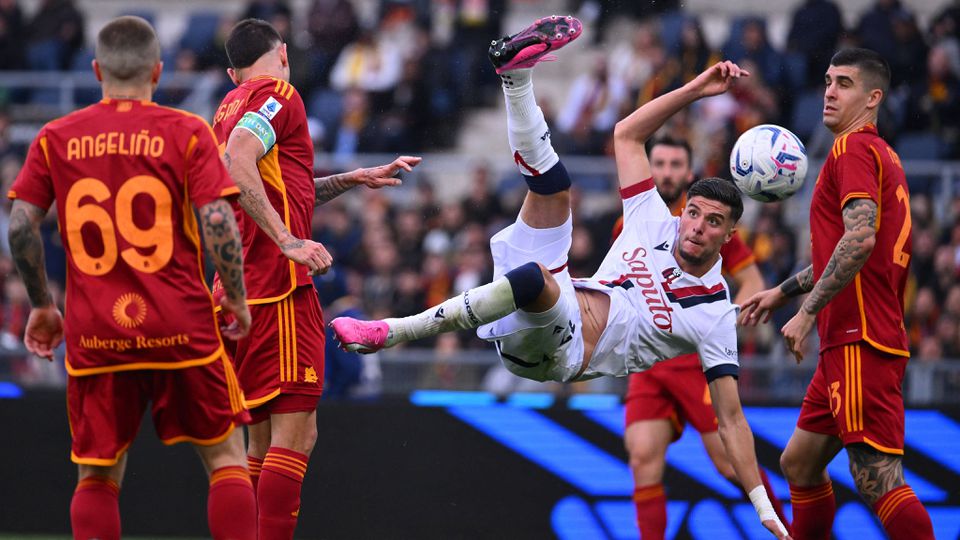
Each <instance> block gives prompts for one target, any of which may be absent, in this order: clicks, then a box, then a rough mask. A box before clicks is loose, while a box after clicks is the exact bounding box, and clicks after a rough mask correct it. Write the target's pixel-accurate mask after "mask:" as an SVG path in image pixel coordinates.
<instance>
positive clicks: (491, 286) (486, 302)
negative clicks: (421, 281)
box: [383, 277, 517, 347]
mask: <svg viewBox="0 0 960 540" xmlns="http://www.w3.org/2000/svg"><path fill="white" fill-rule="evenodd" d="M516 310H517V306H516V305H515V304H514V301H513V289H512V288H511V287H510V282H509V281H508V280H507V278H506V277H501V278H500V279H497V280H495V281H494V282H493V283H488V284H486V285H481V286H479V287H477V288H475V289H470V290H468V291H466V292H464V293H462V294H459V295H457V296H454V297H453V298H451V299H449V300H447V301H445V302H443V303H442V304H440V305H439V306H434V307H432V308H430V309H428V310H426V311H424V312H423V313H420V314H418V315H411V316H409V317H403V318H400V319H384V320H383V322H385V323H387V325H388V326H389V327H390V331H389V332H388V333H387V342H386V346H387V347H392V346H394V345H396V344H397V343H403V342H406V341H413V340H416V339H422V338H425V337H430V336H435V335H437V334H440V333H443V332H450V331H453V330H466V329H468V328H477V327H479V326H481V325H484V324H487V323H490V322H493V321H495V320H497V319H502V318H503V317H506V316H507V315H509V314H511V313H513V312H514V311H516Z"/></svg>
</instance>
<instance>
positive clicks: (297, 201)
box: [213, 76, 315, 304]
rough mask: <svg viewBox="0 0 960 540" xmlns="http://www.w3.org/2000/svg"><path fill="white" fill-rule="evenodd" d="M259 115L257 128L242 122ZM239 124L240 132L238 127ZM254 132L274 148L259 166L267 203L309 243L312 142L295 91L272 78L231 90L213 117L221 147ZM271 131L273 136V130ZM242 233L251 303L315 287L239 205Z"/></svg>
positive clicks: (303, 268)
mask: <svg viewBox="0 0 960 540" xmlns="http://www.w3.org/2000/svg"><path fill="white" fill-rule="evenodd" d="M247 113H250V114H251V115H256V117H254V118H256V121H257V123H247V122H241V120H242V119H243V117H244V115H246V114H247ZM238 123H240V127H238ZM244 126H249V127H245V128H246V129H249V130H250V131H251V132H253V133H254V135H256V136H257V138H258V139H260V140H261V141H268V142H265V143H264V144H265V145H266V144H269V142H272V143H273V144H272V145H271V146H270V148H268V149H267V152H266V154H264V156H263V157H262V158H260V161H259V162H258V163H257V168H258V169H259V170H260V178H261V179H262V180H263V188H264V189H265V190H266V192H267V199H269V200H270V204H271V205H273V208H274V209H276V211H277V213H278V214H280V218H281V219H283V222H284V224H285V225H286V226H287V229H289V230H290V232H291V233H292V234H293V235H294V236H296V237H297V238H310V236H311V233H312V228H311V220H312V218H313V201H314V197H315V192H314V186H313V140H312V139H310V133H309V132H308V131H307V113H306V110H305V109H304V107H303V101H302V100H301V99H300V94H298V93H297V91H296V89H294V88H293V86H290V84H289V83H287V82H285V81H282V80H280V79H274V78H272V77H265V76H264V77H254V78H252V79H250V80H248V81H245V82H244V83H243V84H241V85H240V86H238V87H237V88H235V89H234V90H233V91H231V92H230V93H229V94H227V96H226V97H225V98H223V102H221V104H220V107H219V108H218V109H217V113H216V115H215V116H214V118H213V131H214V133H215V134H216V136H217V139H218V140H219V141H220V144H221V146H222V147H225V146H226V143H227V140H228V139H229V138H230V133H232V132H233V130H234V128H235V127H236V128H238V129H241V128H244ZM261 130H265V131H261ZM271 130H272V131H271ZM235 210H236V215H237V222H238V223H240V224H241V225H240V229H241V231H242V233H243V259H244V261H249V264H246V265H244V275H245V277H246V285H247V295H248V296H249V300H248V302H249V303H250V304H264V303H267V302H276V301H278V300H281V299H282V298H284V297H286V296H287V295H288V294H290V293H291V292H292V291H293V289H294V288H296V287H298V286H300V285H311V284H312V283H313V282H312V281H311V279H310V277H309V276H308V275H307V271H308V268H307V267H306V266H304V265H298V264H295V263H294V262H293V261H291V260H290V259H288V258H287V257H286V256H285V255H284V254H283V252H282V251H280V248H278V247H277V245H276V244H275V243H274V242H273V240H271V239H270V237H269V236H267V234H266V233H264V232H263V231H262V230H261V229H260V227H259V226H257V224H256V223H255V222H254V221H253V219H252V218H251V217H250V216H248V215H247V214H246V212H244V211H243V210H242V209H241V208H240V205H239V204H237V205H235Z"/></svg>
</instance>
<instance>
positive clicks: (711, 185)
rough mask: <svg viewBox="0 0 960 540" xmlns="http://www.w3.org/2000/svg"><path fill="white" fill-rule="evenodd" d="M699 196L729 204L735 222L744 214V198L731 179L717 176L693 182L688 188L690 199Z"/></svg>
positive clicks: (688, 197) (688, 198)
mask: <svg viewBox="0 0 960 540" xmlns="http://www.w3.org/2000/svg"><path fill="white" fill-rule="evenodd" d="M697 196H700V197H703V198H704V199H710V200H711V201H717V202H720V203H723V204H725V205H727V206H729V207H730V217H731V218H732V219H733V223H734V224H736V223H737V222H738V221H740V216H742V215H743V199H742V198H741V196H740V190H739V189H737V186H735V185H734V184H733V182H731V181H730V180H724V179H723V178H717V177H715V176H712V177H708V178H701V179H700V180H697V181H695V182H694V183H693V184H691V185H690V189H688V190H687V200H688V201H689V200H690V199H692V198H694V197H697Z"/></svg>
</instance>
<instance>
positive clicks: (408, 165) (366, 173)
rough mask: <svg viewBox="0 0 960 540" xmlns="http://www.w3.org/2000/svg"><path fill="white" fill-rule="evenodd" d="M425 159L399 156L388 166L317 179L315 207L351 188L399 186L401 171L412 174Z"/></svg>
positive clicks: (367, 168) (314, 184) (314, 181)
mask: <svg viewBox="0 0 960 540" xmlns="http://www.w3.org/2000/svg"><path fill="white" fill-rule="evenodd" d="M422 160H423V159H422V158H420V157H417V156H399V157H397V159H395V160H393V161H392V162H390V163H387V164H386V165H379V166H377V167H366V168H362V169H357V170H354V171H350V172H347V173H341V174H334V175H331V176H325V177H323V178H315V179H314V180H313V187H314V191H315V194H316V196H315V198H314V201H313V205H314V206H318V205H321V204H323V203H325V202H329V201H332V200H333V199H335V198H337V197H338V196H340V195H341V194H343V193H345V192H347V191H349V190H350V189H351V188H353V187H356V186H359V185H361V184H362V185H364V186H367V187H368V188H370V189H380V188H383V187H388V186H399V185H400V184H401V183H402V182H401V180H400V179H399V178H397V177H396V175H397V173H399V172H400V171H407V172H410V171H412V170H413V168H414V167H416V166H417V165H419V164H420V162H421V161H422Z"/></svg>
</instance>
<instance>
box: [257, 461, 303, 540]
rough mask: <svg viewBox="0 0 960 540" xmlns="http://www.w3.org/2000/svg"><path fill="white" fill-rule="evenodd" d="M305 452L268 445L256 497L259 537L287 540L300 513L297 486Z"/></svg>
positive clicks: (290, 536)
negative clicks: (258, 513) (258, 512)
mask: <svg viewBox="0 0 960 540" xmlns="http://www.w3.org/2000/svg"><path fill="white" fill-rule="evenodd" d="M307 459H309V458H308V457H307V456H305V455H303V454H301V453H299V452H294V451H293V450H288V449H286V448H280V447H279V446H271V447H270V450H268V451H267V455H266V456H265V457H264V458H263V468H262V469H261V471H260V482H259V484H258V487H257V501H258V502H259V511H260V526H259V531H260V540H290V539H292V538H293V530H294V529H295V528H296V527H297V517H299V515H300V488H301V486H302V485H303V476H304V475H305V474H306V472H307Z"/></svg>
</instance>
